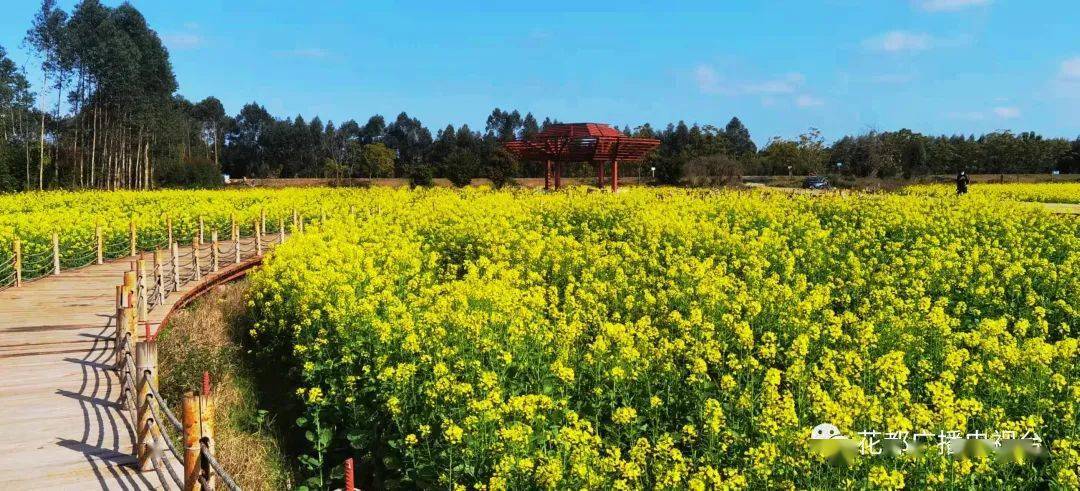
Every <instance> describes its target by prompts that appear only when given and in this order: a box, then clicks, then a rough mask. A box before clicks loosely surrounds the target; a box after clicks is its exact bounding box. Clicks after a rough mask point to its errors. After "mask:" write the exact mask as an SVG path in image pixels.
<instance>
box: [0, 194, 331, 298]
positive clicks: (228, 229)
mask: <svg viewBox="0 0 1080 491" xmlns="http://www.w3.org/2000/svg"><path fill="white" fill-rule="evenodd" d="M309 221H311V219H308V218H305V217H303V216H302V215H300V214H298V213H297V212H296V210H293V212H292V216H291V220H290V219H289V218H288V217H285V216H279V217H276V218H275V219H271V220H267V216H266V213H265V212H264V213H261V214H260V217H259V218H258V219H256V220H254V221H252V222H247V223H244V224H241V223H239V222H237V220H236V218H235V217H233V218H232V220H231V224H230V223H229V222H228V221H221V220H214V221H213V223H204V219H203V218H202V217H200V218H199V223H198V229H197V230H192V229H184V230H183V231H182V232H183V235H182V236H183V237H187V238H189V243H191V244H193V245H196V244H197V245H198V247H197V248H196V250H194V251H188V252H186V253H184V256H187V255H189V254H190V255H192V256H195V255H201V257H200V260H202V261H201V263H202V264H201V265H200V266H201V268H200V269H201V270H202V272H203V274H205V273H206V272H208V271H210V270H211V269H212V268H210V267H209V266H211V265H210V264H209V260H210V259H211V257H210V256H211V255H212V254H213V251H211V250H210V249H211V246H210V245H209V244H208V243H207V241H206V239H208V238H209V237H208V235H209V234H210V233H214V234H217V233H220V234H222V236H223V237H229V238H233V239H236V240H233V241H229V242H235V244H232V245H225V246H224V250H219V251H218V253H219V258H220V259H232V260H233V261H235V258H236V256H237V255H238V251H237V250H238V249H239V255H241V256H244V257H250V255H251V254H252V248H254V249H255V255H258V252H259V249H261V248H263V247H265V246H268V245H270V244H276V243H278V242H280V241H279V240H278V237H279V236H283V235H284V233H285V230H287V229H291V230H294V231H300V232H302V231H303V230H304V224H305V223H306V222H309ZM166 223H167V225H166V227H165V228H164V229H154V230H150V231H149V232H148V233H143V234H140V233H139V232H141V231H140V229H139V228H138V226H137V221H136V220H135V219H132V220H131V221H130V222H129V224H128V225H129V226H128V230H127V233H126V234H125V233H124V232H122V231H121V230H117V229H115V228H110V229H109V230H108V231H106V230H105V229H104V228H103V227H102V226H100V225H99V226H95V227H94V229H93V234H92V235H90V234H89V233H88V231H86V230H85V229H84V230H83V231H81V232H80V231H73V233H74V235H69V234H64V235H63V238H64V240H63V241H61V240H60V235H61V233H60V232H59V231H58V232H54V233H52V234H51V237H50V236H41V235H37V236H34V237H33V238H32V239H30V240H27V241H25V243H20V240H19V239H20V237H19V236H18V235H16V236H15V237H14V240H13V241H12V245H13V246H14V248H16V249H22V246H25V250H19V251H18V252H16V253H15V254H12V255H11V256H10V257H11V258H12V259H11V260H10V261H11V265H10V266H11V267H12V268H13V269H14V270H15V271H16V274H15V278H14V279H13V280H12V279H11V278H8V272H7V271H6V270H2V266H0V280H2V281H0V288H10V287H18V286H20V285H22V283H24V282H25V281H32V280H35V279H37V278H40V277H43V276H48V275H57V274H60V273H61V271H63V270H71V269H77V268H82V267H85V266H89V265H92V264H95V263H96V264H102V263H103V262H104V261H105V260H110V259H119V258H125V257H133V256H136V255H138V254H139V253H140V252H147V251H153V250H163V249H168V248H169V247H170V246H171V245H172V243H176V242H179V241H178V240H177V239H179V238H180V237H181V235H180V234H177V233H176V232H177V231H176V230H174V228H173V223H172V219H171V218H167V219H166ZM286 224H289V226H288V227H287V226H286ZM244 234H247V235H244ZM256 236H261V238H262V239H263V240H262V241H261V242H262V243H261V244H259V240H257V239H256ZM23 238H25V237H23ZM50 239H51V244H49V242H50ZM61 242H64V243H65V245H63V246H61ZM229 242H226V244H228V243H229ZM50 246H51V247H50ZM12 252H15V251H12ZM7 253H8V251H4V252H3V253H0V258H2V257H4V256H6V255H7ZM225 262H228V261H225ZM3 263H4V261H3V260H0V264H3ZM4 281H6V282H4ZM12 282H13V284H9V283H12Z"/></svg>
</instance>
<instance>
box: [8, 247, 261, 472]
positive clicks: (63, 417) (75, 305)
mask: <svg viewBox="0 0 1080 491" xmlns="http://www.w3.org/2000/svg"><path fill="white" fill-rule="evenodd" d="M231 244H232V243H231V242H222V243H221V245H222V247H226V248H228V247H231ZM181 252H182V253H188V252H190V247H189V248H183V249H181ZM255 259H256V260H257V259H258V258H255ZM131 260H132V258H127V259H117V260H114V261H111V262H107V263H105V264H102V265H91V266H86V267H83V268H80V269H75V270H68V271H62V272H61V274H60V275H56V276H47V277H44V278H40V279H37V280H35V281H32V282H28V283H24V284H23V286H21V287H19V288H10V289H7V290H4V291H0V435H2V437H0V487H3V488H4V489H14V490H24V489H46V488H48V489H108V490H136V489H169V488H164V487H162V485H161V483H160V482H159V480H158V477H157V475H156V474H155V472H154V471H152V470H151V471H143V472H139V471H138V470H136V469H135V468H134V466H133V463H134V461H135V459H134V458H133V451H132V448H133V442H134V441H135V435H134V432H133V428H134V425H133V424H132V421H131V418H130V413H129V412H128V411H127V410H126V409H124V408H123V406H122V405H121V404H120V403H119V401H120V397H119V396H120V393H121V391H122V389H121V387H122V386H121V383H120V381H119V379H118V375H117V372H116V371H115V370H114V369H113V366H112V365H113V363H114V362H115V360H114V353H113V348H114V346H113V344H114V336H115V328H116V320H115V318H114V317H115V314H116V303H115V302H116V300H115V297H116V285H118V284H120V283H121V281H122V276H123V273H124V271H128V270H130V269H131ZM222 262H223V265H222V270H221V272H219V273H216V274H213V275H207V276H204V277H203V280H202V281H192V282H189V283H187V284H185V285H183V286H182V287H181V288H180V289H179V290H178V291H177V292H176V293H173V294H171V295H170V296H169V297H167V299H166V301H165V303H164V304H162V305H161V306H159V307H156V308H155V309H154V310H152V311H151V313H150V314H149V316H148V319H147V320H148V321H149V322H152V323H154V322H160V320H161V319H162V318H163V317H164V316H165V315H166V313H167V312H168V311H169V310H170V308H171V307H172V305H173V304H174V303H175V302H177V301H179V300H180V299H182V298H183V297H184V296H185V294H187V293H190V292H192V291H193V290H195V289H198V288H201V287H203V286H205V285H206V284H207V283H208V282H211V281H214V280H215V279H221V278H222V277H224V276H227V275H231V274H232V273H235V271H236V270H237V269H239V266H237V265H233V264H232V261H230V262H228V263H226V262H225V261H222ZM249 262H250V261H249ZM226 266H228V267H226ZM180 270H181V271H183V268H180ZM189 271H190V270H189Z"/></svg>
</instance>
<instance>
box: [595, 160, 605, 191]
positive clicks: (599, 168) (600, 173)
mask: <svg viewBox="0 0 1080 491" xmlns="http://www.w3.org/2000/svg"><path fill="white" fill-rule="evenodd" d="M606 165H607V162H603V161H601V162H597V163H596V177H597V179H598V180H597V183H596V187H598V188H600V189H604V166H606Z"/></svg>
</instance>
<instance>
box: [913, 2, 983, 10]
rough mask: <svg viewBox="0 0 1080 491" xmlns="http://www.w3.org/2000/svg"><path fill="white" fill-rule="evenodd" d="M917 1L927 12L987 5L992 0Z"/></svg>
mask: <svg viewBox="0 0 1080 491" xmlns="http://www.w3.org/2000/svg"><path fill="white" fill-rule="evenodd" d="M915 3H916V4H917V5H918V6H919V8H921V9H923V10H925V11H927V12H955V11H957V10H963V9H966V8H968V7H980V6H983V5H987V4H989V3H990V0H917V1H916V2H915Z"/></svg>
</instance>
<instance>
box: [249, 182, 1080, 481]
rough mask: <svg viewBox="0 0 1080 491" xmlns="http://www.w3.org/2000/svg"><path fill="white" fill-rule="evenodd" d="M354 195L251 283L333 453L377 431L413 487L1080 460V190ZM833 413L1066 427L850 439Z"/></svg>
mask: <svg viewBox="0 0 1080 491" xmlns="http://www.w3.org/2000/svg"><path fill="white" fill-rule="evenodd" d="M977 189H978V190H979V191H980V192H981V191H982V189H983V187H979V188H977ZM1002 189H1004V187H1003V188H1002ZM1017 192H1018V193H1026V194H1030V193H1029V191H1028V190H1027V187H1025V188H1024V189H1023V190H1021V191H1017ZM1055 192H1056V191H1055ZM354 198H355V199H362V200H364V206H358V207H357V208H356V213H355V214H353V215H351V216H347V215H348V214H343V213H335V214H333V216H334V218H332V219H330V220H328V221H327V222H326V223H324V224H322V225H319V226H316V227H312V228H311V229H309V230H308V231H306V232H305V233H303V234H300V235H298V236H297V237H296V238H295V239H293V240H291V241H289V242H286V243H285V244H284V245H283V246H281V247H280V248H278V249H277V250H276V251H274V252H273V254H272V255H271V257H270V258H269V259H268V260H267V261H266V263H265V266H264V267H263V269H262V270H261V271H260V272H258V273H257V274H256V275H255V277H254V278H253V283H252V290H251V294H250V295H251V297H250V305H251V308H252V312H251V314H252V318H253V319H255V324H254V326H253V328H252V330H251V335H252V336H253V338H254V339H253V342H254V347H255V352H256V355H257V356H258V357H260V358H261V359H263V360H265V362H266V363H268V364H270V363H272V364H273V365H274V366H280V365H281V364H282V363H284V364H285V367H286V368H287V370H288V372H287V373H288V376H287V377H285V380H289V381H291V382H292V383H294V384H295V385H296V386H295V387H294V388H295V389H296V392H297V400H298V401H299V402H300V403H301V404H302V405H303V406H304V407H305V412H306V414H305V417H304V418H302V419H301V420H300V423H301V425H302V426H303V427H304V429H306V430H309V431H308V436H309V440H310V441H311V446H310V455H308V456H305V457H304V458H303V459H302V461H303V462H305V463H307V464H309V465H311V466H312V469H311V472H312V473H313V474H318V473H319V471H329V468H330V467H331V466H332V465H333V464H334V463H336V462H338V461H339V458H340V457H341V456H343V455H345V454H346V453H348V452H359V453H361V454H363V455H365V456H367V457H368V459H369V462H372V463H373V465H374V466H376V467H377V468H379V469H381V471H380V474H379V475H380V476H383V477H382V479H383V484H384V485H385V486H387V487H404V488H410V487H438V488H444V489H445V488H454V489H491V490H495V489H529V488H559V489H581V488H584V489H653V488H666V489H687V488H689V489H722V488H750V489H769V488H782V489H804V488H821V489H833V488H861V487H879V488H900V487H906V488H909V489H921V488H925V487H938V488H941V487H949V488H964V489H1001V488H1013V487H1020V488H1047V487H1059V488H1070V489H1075V488H1077V487H1078V486H1080V480H1078V476H1077V472H1078V471H1077V469H1078V467H1080V440H1078V439H1080V415H1078V409H1080V406H1078V404H1080V403H1078V401H1080V367H1078V364H1077V362H1078V361H1080V347H1078V339H1080V336H1078V334H1077V332H1075V331H1074V330H1075V329H1077V327H1078V326H1080V220H1077V219H1076V218H1075V217H1068V216H1053V215H1050V214H1048V213H1046V212H1045V211H1042V210H1041V209H1039V208H1037V207H1033V206H1028V205H1023V204H1020V203H1017V202H1015V201H1012V200H1010V199H1003V197H1002V196H1000V195H996V194H995V195H988V194H983V195H979V194H978V193H975V194H973V195H968V196H963V197H955V196H952V195H951V194H950V193H947V192H921V193H914V194H906V195H859V194H855V195H846V196H835V195H830V196H806V195H794V196H788V195H786V194H778V193H759V192H749V193H748V192H737V191H698V190H676V189H643V188H638V189H628V190H624V191H623V192H620V193H617V194H611V193H596V192H586V191H584V190H582V189H572V190H569V191H567V192H560V193H551V194H545V193H542V192H536V191H526V190H517V191H500V192H495V191H488V190H420V191H408V190H386V189H379V190H368V191H363V192H359V193H358V194H357V195H354ZM821 423H831V424H833V425H836V427H837V428H838V429H839V430H840V432H841V433H843V434H845V435H848V436H850V437H853V438H858V437H857V436H856V435H857V434H858V433H859V432H865V431H871V430H873V431H878V432H883V433H884V432H903V433H904V434H905V435H908V434H932V435H937V434H939V433H941V432H949V431H955V432H959V433H960V434H961V435H964V434H972V433H975V434H992V433H994V432H1017V435H1018V436H1019V435H1022V434H1027V433H1028V432H1031V434H1033V435H1034V434H1037V435H1038V436H1039V437H1040V438H1041V445H1042V448H1043V449H1044V450H1045V451H1044V452H1043V455H1042V456H1041V457H1039V458H1028V459H1025V460H1024V461H1022V462H1012V461H1004V460H1002V461H997V460H992V459H984V458H974V457H973V458H963V457H960V456H948V455H942V454H941V453H938V452H932V451H927V452H922V454H921V455H920V456H911V455H902V456H889V455H886V454H881V455H862V456H856V457H855V458H854V459H853V460H851V461H850V463H848V464H842V463H833V462H832V461H831V460H829V459H826V458H824V457H821V456H819V455H818V454H817V453H815V452H813V451H812V450H811V448H810V444H809V437H810V435H811V430H812V429H813V428H814V427H815V426H816V425H818V424H821ZM879 438H883V437H879ZM316 467H322V469H317V468H316Z"/></svg>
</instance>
